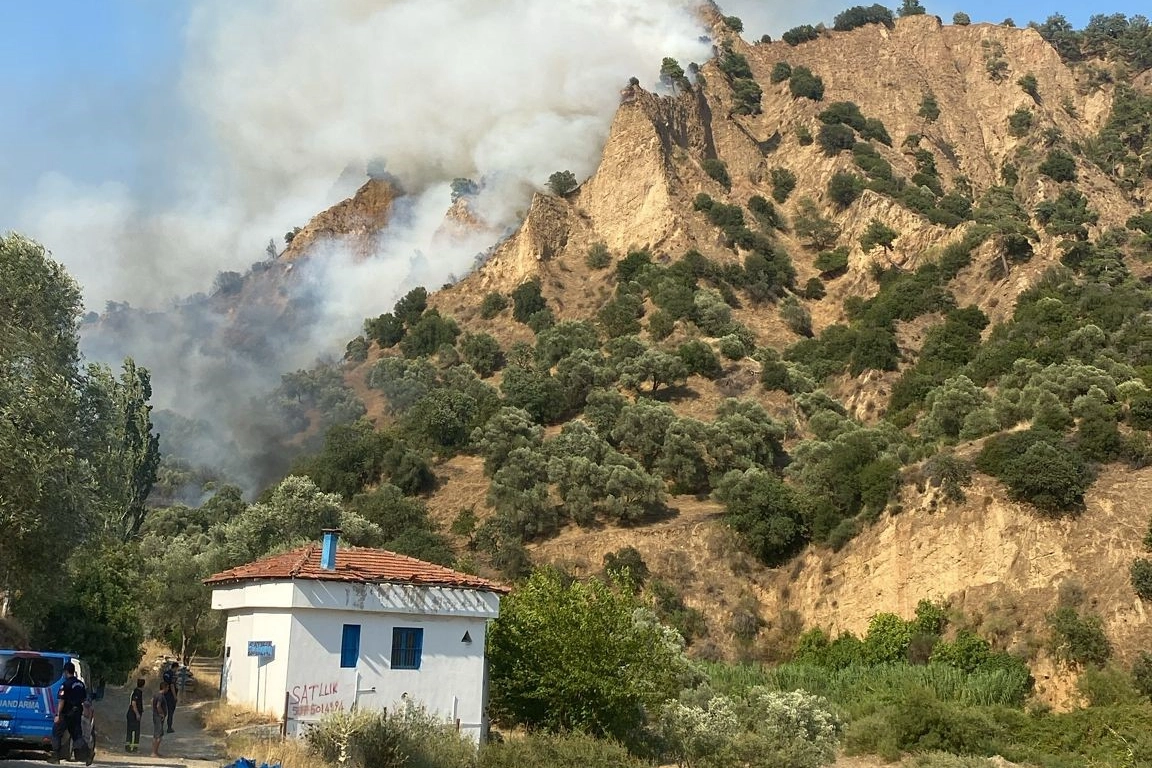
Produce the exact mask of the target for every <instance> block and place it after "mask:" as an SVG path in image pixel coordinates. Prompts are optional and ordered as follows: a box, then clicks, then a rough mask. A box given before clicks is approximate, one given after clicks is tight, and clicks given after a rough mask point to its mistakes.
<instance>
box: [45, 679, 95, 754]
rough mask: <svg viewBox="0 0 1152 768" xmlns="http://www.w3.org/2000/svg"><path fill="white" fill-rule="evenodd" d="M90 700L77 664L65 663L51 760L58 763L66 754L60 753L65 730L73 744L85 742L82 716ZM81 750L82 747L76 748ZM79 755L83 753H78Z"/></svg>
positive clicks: (54, 725) (53, 722)
mask: <svg viewBox="0 0 1152 768" xmlns="http://www.w3.org/2000/svg"><path fill="white" fill-rule="evenodd" d="M87 700H88V689H87V688H85V687H84V681H83V680H81V679H80V678H78V677H76V665H75V664H73V663H72V662H70V661H68V662H65V663H64V682H63V683H62V684H61V685H60V700H59V702H57V704H56V717H55V718H53V721H52V757H51V762H53V763H58V762H60V758H61V757H64V755H61V754H60V748H61V741H62V739H61V737H62V736H63V735H64V733H65V732H67V733H68V736H69V737H71V739H72V745H73V747H74V748H76V745H77V744H83V743H84V735H83V732H82V727H81V722H80V721H81V718H82V717H83V715H84V702H85V701H87ZM76 752H77V753H79V752H80V748H76ZM77 757H82V755H80V754H77Z"/></svg>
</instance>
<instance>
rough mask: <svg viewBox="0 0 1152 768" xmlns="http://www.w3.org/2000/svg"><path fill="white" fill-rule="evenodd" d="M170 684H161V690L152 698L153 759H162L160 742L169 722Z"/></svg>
mask: <svg viewBox="0 0 1152 768" xmlns="http://www.w3.org/2000/svg"><path fill="white" fill-rule="evenodd" d="M167 693H168V683H164V682H161V683H160V690H158V691H157V692H156V693H155V694H153V696H152V757H160V740H161V739H163V738H164V728H165V726H166V725H167V720H168V697H167V695H166V694H167Z"/></svg>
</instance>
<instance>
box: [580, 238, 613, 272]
mask: <svg viewBox="0 0 1152 768" xmlns="http://www.w3.org/2000/svg"><path fill="white" fill-rule="evenodd" d="M584 263H585V264H587V265H588V268H589V269H605V268H606V267H607V266H608V265H609V264H611V263H612V252H611V251H609V250H608V246H607V245H605V244H604V243H593V244H592V245H591V246H590V247H589V248H588V255H587V256H586V257H584Z"/></svg>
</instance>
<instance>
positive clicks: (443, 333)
mask: <svg viewBox="0 0 1152 768" xmlns="http://www.w3.org/2000/svg"><path fill="white" fill-rule="evenodd" d="M459 335H460V326H459V325H457V324H456V321H455V320H453V319H452V318H450V317H441V316H440V312H439V311H437V310H435V309H430V310H428V311H427V312H425V313H424V314H423V315H421V317H420V319H419V320H417V321H416V323H415V324H414V325H412V326H410V327H409V329H408V333H407V334H405V335H404V338H403V339H401V340H400V349H401V351H402V352H403V353H404V356H405V357H425V356H428V355H432V354H435V353H436V352H437V351H438V350H439V349H440V347H442V346H444V345H448V346H453V345H455V343H456V337H457V336H459Z"/></svg>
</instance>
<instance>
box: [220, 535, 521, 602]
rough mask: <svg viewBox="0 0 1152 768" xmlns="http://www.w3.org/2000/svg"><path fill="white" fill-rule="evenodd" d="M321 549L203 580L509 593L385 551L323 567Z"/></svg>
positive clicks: (348, 550)
mask: <svg viewBox="0 0 1152 768" xmlns="http://www.w3.org/2000/svg"><path fill="white" fill-rule="evenodd" d="M320 549H321V548H320V545H319V544H309V545H308V546H306V547H303V548H301V549H294V550H292V551H290V552H285V553H283V554H280V555H272V556H271V557H265V558H263V559H261V560H257V561H255V562H253V563H248V564H247V565H241V566H238V567H236V568H230V569H228V570H227V571H221V572H220V573H217V574H215V575H212V576H209V577H208V578H207V579H205V580H204V583H205V584H208V585H218V584H232V583H237V582H241V581H256V580H285V579H316V580H320V581H352V582H359V583H363V584H374V583H389V584H419V585H421V586H428V587H458V588H461V589H478V590H483V591H485V592H499V593H501V594H504V593H507V592H509V591H510V590H509V589H508V587H504V586H501V585H499V584H496V583H495V582H492V581H488V580H487V579H481V578H480V577H479V576H471V575H469V574H467V573H460V572H459V571H454V570H452V569H451V568H445V567H444V566H442V565H434V564H432V563H426V562H424V561H423V560H417V559H416V558H414V557H408V556H406V555H398V554H396V553H395V552H389V551H387V550H385V549H367V548H364V547H338V548H337V549H336V568H335V570H331V571H328V570H325V569H323V568H321V567H320Z"/></svg>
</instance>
